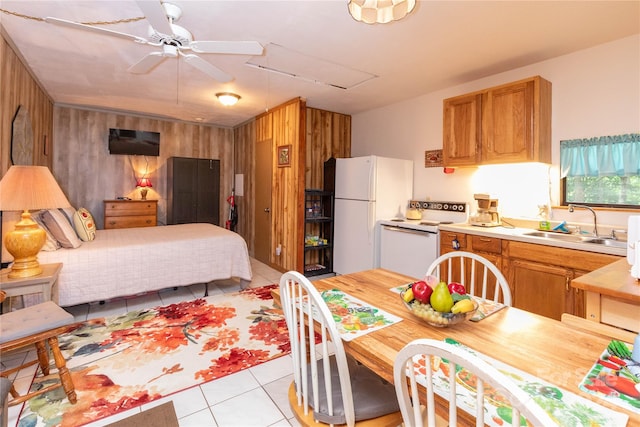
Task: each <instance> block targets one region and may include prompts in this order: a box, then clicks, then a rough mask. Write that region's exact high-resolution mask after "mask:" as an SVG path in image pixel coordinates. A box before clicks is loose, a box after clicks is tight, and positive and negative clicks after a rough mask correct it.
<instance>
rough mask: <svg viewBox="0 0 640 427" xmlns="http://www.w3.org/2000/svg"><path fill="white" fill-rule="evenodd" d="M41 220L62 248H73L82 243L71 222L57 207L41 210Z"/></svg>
mask: <svg viewBox="0 0 640 427" xmlns="http://www.w3.org/2000/svg"><path fill="white" fill-rule="evenodd" d="M42 220H43V221H44V224H45V225H46V226H47V228H48V229H49V231H50V232H51V234H53V237H55V239H56V240H57V241H58V243H60V246H62V247H63V248H73V249H75V248H77V247H79V246H80V245H81V244H82V240H80V239H79V238H78V235H77V234H76V231H75V230H74V229H73V226H72V225H71V223H69V221H67V218H66V217H65V215H64V214H63V213H62V212H60V211H59V210H58V209H48V210H46V211H44V212H42Z"/></svg>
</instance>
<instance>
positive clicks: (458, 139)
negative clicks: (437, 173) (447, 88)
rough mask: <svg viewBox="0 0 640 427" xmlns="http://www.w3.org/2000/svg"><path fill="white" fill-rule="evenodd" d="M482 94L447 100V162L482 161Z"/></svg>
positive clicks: (465, 163)
mask: <svg viewBox="0 0 640 427" xmlns="http://www.w3.org/2000/svg"><path fill="white" fill-rule="evenodd" d="M481 105H482V95H481V94H470V95H463V96H458V97H455V98H449V99H445V100H444V111H443V115H444V131H443V141H442V149H443V150H442V157H443V163H444V165H445V166H475V165H477V164H479V163H480V151H479V150H480V138H481V124H480V120H481V119H480V110H481Z"/></svg>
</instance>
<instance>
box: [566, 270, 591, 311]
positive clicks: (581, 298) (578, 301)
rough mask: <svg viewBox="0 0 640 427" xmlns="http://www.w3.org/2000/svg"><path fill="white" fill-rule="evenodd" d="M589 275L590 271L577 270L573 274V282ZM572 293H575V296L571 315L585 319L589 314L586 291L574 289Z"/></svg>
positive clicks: (573, 296) (572, 298)
mask: <svg viewBox="0 0 640 427" xmlns="http://www.w3.org/2000/svg"><path fill="white" fill-rule="evenodd" d="M588 273H589V272H588V271H581V270H575V271H574V272H573V276H572V280H573V279H575V278H576V277H580V276H584V275H585V274H588ZM571 292H573V295H572V296H571V303H572V306H571V311H569V313H571V314H573V315H574V316H578V317H585V316H586V314H587V302H586V296H585V293H584V291H583V290H582V289H578V288H573V289H572V290H571Z"/></svg>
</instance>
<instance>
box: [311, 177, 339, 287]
mask: <svg viewBox="0 0 640 427" xmlns="http://www.w3.org/2000/svg"><path fill="white" fill-rule="evenodd" d="M304 194H305V202H304V204H305V207H304V215H305V217H304V221H305V227H304V234H305V238H304V274H305V276H318V275H321V274H328V273H332V272H333V212H334V203H333V202H334V199H333V192H331V191H323V190H305V192H304Z"/></svg>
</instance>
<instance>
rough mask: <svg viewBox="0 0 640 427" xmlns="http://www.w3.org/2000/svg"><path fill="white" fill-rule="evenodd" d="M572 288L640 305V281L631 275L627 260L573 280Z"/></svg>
mask: <svg viewBox="0 0 640 427" xmlns="http://www.w3.org/2000/svg"><path fill="white" fill-rule="evenodd" d="M571 286H573V287H574V288H578V289H583V290H585V291H587V292H595V293H597V294H602V295H609V296H612V297H617V298H620V299H623V300H627V301H631V302H635V303H640V280H638V279H635V278H634V277H633V276H632V275H631V266H630V265H629V263H628V262H627V259H626V258H624V259H621V260H620V261H616V262H613V263H611V264H609V265H605V266H604V267H602V268H599V269H597V270H594V271H592V272H591V273H588V274H585V275H584V276H580V277H577V278H575V279H573V280H572V281H571Z"/></svg>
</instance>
